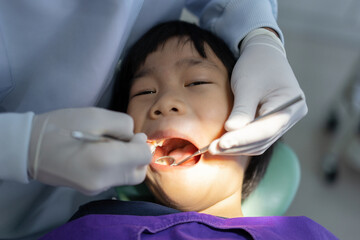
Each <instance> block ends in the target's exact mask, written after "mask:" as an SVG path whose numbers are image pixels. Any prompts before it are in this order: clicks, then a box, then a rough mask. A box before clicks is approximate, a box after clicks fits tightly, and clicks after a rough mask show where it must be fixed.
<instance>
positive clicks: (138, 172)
mask: <svg viewBox="0 0 360 240" xmlns="http://www.w3.org/2000/svg"><path fill="white" fill-rule="evenodd" d="M147 167H148V166H147V165H142V166H138V167H136V168H135V169H134V171H133V172H129V173H128V174H127V176H126V178H127V179H126V182H127V183H128V184H129V185H136V184H140V183H142V182H143V181H144V180H145V177H146V172H147ZM121 183H122V182H119V184H121Z"/></svg>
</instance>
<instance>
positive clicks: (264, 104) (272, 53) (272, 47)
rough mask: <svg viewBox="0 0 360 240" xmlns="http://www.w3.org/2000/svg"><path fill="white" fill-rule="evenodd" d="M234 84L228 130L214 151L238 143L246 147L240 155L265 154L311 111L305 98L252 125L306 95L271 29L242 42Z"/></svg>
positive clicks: (234, 73) (259, 30)
mask: <svg viewBox="0 0 360 240" xmlns="http://www.w3.org/2000/svg"><path fill="white" fill-rule="evenodd" d="M231 87H232V90H233V93H234V95H235V99H234V107H233V110H232V112H231V115H230V117H229V119H228V120H227V122H226V123H225V129H226V130H227V131H228V132H227V133H225V134H224V135H223V136H222V137H221V138H220V139H218V140H216V141H214V142H213V143H212V144H211V146H210V152H211V153H213V154H219V153H221V152H222V151H223V150H226V149H228V148H232V147H238V146H244V147H243V148H242V149H241V150H240V151H239V152H238V153H239V154H245V155H259V154H262V153H263V152H264V151H265V150H266V149H267V148H269V147H270V146H271V144H273V143H274V142H275V141H276V140H277V139H279V138H280V137H281V136H282V135H283V134H284V133H285V132H286V131H287V130H289V129H290V128H291V127H292V126H293V125H294V124H295V123H296V122H298V121H299V120H300V119H301V118H303V117H304V116H305V115H306V113H307V106H306V103H305V100H303V101H301V102H299V103H296V104H294V105H293V106H290V107H289V108H287V109H286V110H284V111H282V112H280V113H279V114H276V115H274V116H270V117H268V118H265V119H263V120H261V121H259V122H256V123H251V124H248V123H249V122H250V121H252V120H253V119H254V118H255V117H256V116H257V115H263V114H265V113H267V112H269V111H271V110H273V109H274V108H276V107H278V106H280V105H281V104H283V103H285V102H286V101H288V100H290V99H291V98H294V97H296V96H299V95H301V96H303V98H304V94H303V92H302V90H301V88H300V86H299V84H298V82H297V80H296V77H295V75H294V73H293V71H292V69H291V66H290V64H289V62H288V61H287V58H286V54H285V50H284V47H283V44H282V42H281V41H280V39H279V38H278V37H277V35H275V34H274V33H273V32H271V31H269V30H266V29H256V30H254V31H252V32H250V33H249V34H248V35H247V36H246V37H245V39H244V40H243V41H242V44H241V49H240V57H239V60H238V61H237V63H236V65H235V68H234V70H233V73H232V76H231ZM304 99H305V98H304Z"/></svg>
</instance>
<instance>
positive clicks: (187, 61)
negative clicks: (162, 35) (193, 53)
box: [133, 58, 221, 80]
mask: <svg viewBox="0 0 360 240" xmlns="http://www.w3.org/2000/svg"><path fill="white" fill-rule="evenodd" d="M175 65H176V66H177V67H183V66H186V67H192V66H200V67H205V68H211V69H216V70H221V69H220V68H219V66H218V65H216V64H215V63H213V62H211V61H209V60H207V59H197V58H184V59H181V60H179V61H177V62H176V63H175ZM154 71H155V69H154V68H143V69H141V70H140V71H138V72H137V73H136V74H135V75H134V77H133V80H136V79H137V78H141V77H144V76H147V75H151V74H153V73H154Z"/></svg>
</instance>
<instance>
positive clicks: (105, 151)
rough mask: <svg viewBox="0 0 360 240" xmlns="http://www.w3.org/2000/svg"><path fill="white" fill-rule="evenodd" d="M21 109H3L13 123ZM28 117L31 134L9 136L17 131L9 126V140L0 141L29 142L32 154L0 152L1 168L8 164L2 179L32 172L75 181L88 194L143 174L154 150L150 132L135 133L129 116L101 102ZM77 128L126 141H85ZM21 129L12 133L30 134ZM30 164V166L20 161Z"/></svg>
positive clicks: (52, 180)
mask: <svg viewBox="0 0 360 240" xmlns="http://www.w3.org/2000/svg"><path fill="white" fill-rule="evenodd" d="M18 115H19V114H7V115H4V117H8V118H9V119H10V118H11V119H13V121H12V124H9V127H10V128H11V127H12V126H14V125H16V119H18V118H19V117H21V118H23V117H22V116H21V114H20V115H19V116H18ZM25 117H26V119H24V120H23V121H22V122H24V123H26V122H27V123H29V124H30V125H29V138H28V140H27V141H21V142H18V143H15V142H14V141H12V140H11V138H12V135H13V134H11V133H12V132H13V133H14V132H16V131H11V129H10V131H9V135H8V137H9V138H8V141H7V142H4V144H5V146H4V145H2V147H5V148H6V144H9V146H8V147H9V148H13V147H14V145H16V146H19V147H20V148H24V149H26V148H27V149H28V152H29V154H28V156H26V155H25V156H23V158H24V160H21V155H19V156H17V155H16V152H15V153H13V154H11V155H7V156H2V155H1V164H2V166H1V168H2V169H3V170H4V171H0V174H1V175H0V177H1V179H2V180H12V179H13V180H15V181H19V182H23V183H26V182H27V181H28V179H27V176H26V175H27V173H28V174H29V177H30V178H32V179H35V180H38V181H40V182H42V183H45V184H49V185H53V186H66V187H71V188H74V189H77V190H79V191H81V192H83V193H85V194H88V195H94V194H97V193H100V192H102V191H104V190H107V189H108V188H110V187H113V186H120V185H133V184H138V183H140V182H142V181H143V180H144V178H145V173H146V167H147V165H148V164H149V163H150V161H151V153H150V150H149V147H148V145H147V144H146V135H144V134H134V133H133V120H132V118H131V117H130V116H128V115H126V114H124V113H117V112H112V111H108V110H105V109H100V108H77V109H62V110H57V111H53V112H48V113H44V114H41V115H35V116H34V115H33V114H32V113H28V114H25ZM11 119H10V120H11ZM20 122H21V121H20ZM3 123H4V124H5V121H4V122H3ZM3 126H4V125H3ZM25 129H26V128H25ZM73 130H79V131H83V132H88V133H92V134H96V135H102V134H107V135H111V136H114V137H116V138H118V139H121V140H124V141H123V142H122V141H108V142H99V143H97V142H96V143H88V142H82V141H79V140H77V139H74V138H72V137H71V134H70V133H71V131H73ZM4 133H6V131H4ZM18 134H22V135H23V136H22V135H16V136H14V139H16V138H17V137H20V139H22V138H24V139H26V137H25V136H26V135H27V133H26V132H24V133H19V132H18ZM19 150H21V149H19ZM8 153H11V151H8ZM16 157H18V158H19V159H17V158H16ZM22 161H24V162H25V163H21V162H22ZM26 162H27V164H26ZM26 165H27V168H26V167H24V168H23V167H22V166H26ZM22 171H23V172H24V173H22ZM12 174H13V175H14V176H12ZM15 175H16V176H15Z"/></svg>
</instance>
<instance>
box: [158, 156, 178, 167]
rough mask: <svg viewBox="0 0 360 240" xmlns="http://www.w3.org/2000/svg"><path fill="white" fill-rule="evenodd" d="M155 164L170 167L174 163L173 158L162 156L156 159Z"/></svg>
mask: <svg viewBox="0 0 360 240" xmlns="http://www.w3.org/2000/svg"><path fill="white" fill-rule="evenodd" d="M155 163H157V164H160V165H168V166H171V165H172V164H174V163H175V158H173V157H170V156H162V157H159V158H158V159H156V160H155Z"/></svg>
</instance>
